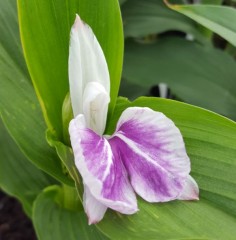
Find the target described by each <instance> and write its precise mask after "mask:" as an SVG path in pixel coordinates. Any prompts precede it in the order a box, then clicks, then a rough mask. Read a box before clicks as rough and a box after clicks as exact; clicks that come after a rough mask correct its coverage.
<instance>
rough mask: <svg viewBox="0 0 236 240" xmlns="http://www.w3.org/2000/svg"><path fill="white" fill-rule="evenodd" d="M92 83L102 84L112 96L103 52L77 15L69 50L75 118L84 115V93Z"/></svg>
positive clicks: (71, 92)
mask: <svg viewBox="0 0 236 240" xmlns="http://www.w3.org/2000/svg"><path fill="white" fill-rule="evenodd" d="M91 81H96V82H99V83H100V84H102V85H103V87H104V88H105V89H106V92H107V93H108V95H109V94H110V78H109V72H108V67H107V63H106V59H105V56H104V54H103V51H102V49H101V47H100V45H99V42H98V41H97V38H96V36H95V35H94V33H93V31H92V29H91V28H90V27H89V26H88V25H87V24H85V23H84V22H83V21H82V20H81V19H80V17H79V16H78V15H76V19H75V23H74V25H73V27H72V28H71V34H70V48H69V83H70V95H71V102H72V109H73V113H74V116H77V115H78V114H81V113H83V112H82V111H83V92H84V89H85V87H86V85H87V83H88V82H91Z"/></svg>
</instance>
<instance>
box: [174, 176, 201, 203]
mask: <svg viewBox="0 0 236 240" xmlns="http://www.w3.org/2000/svg"><path fill="white" fill-rule="evenodd" d="M178 199H179V200H199V188H198V185H197V183H196V181H195V180H194V179H193V178H192V177H191V176H190V175H189V176H188V177H187V179H186V181H185V185H184V189H183V191H182V192H181V193H180V195H179V196H178Z"/></svg>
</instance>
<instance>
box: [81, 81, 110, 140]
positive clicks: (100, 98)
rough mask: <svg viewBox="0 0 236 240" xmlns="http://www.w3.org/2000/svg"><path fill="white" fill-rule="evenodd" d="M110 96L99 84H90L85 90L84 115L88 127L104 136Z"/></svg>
mask: <svg viewBox="0 0 236 240" xmlns="http://www.w3.org/2000/svg"><path fill="white" fill-rule="evenodd" d="M109 102H110V96H109V94H108V93H107V92H106V89H105V88H104V87H103V86H102V85H101V84H100V83H98V82H89V83H88V84H87V86H86V87H85V90H84V96H83V113H84V116H85V121H86V123H87V127H88V128H91V129H92V130H93V131H94V132H96V133H97V134H98V135H100V136H101V135H102V134H103V132H104V130H105V127H106V119H107V110H108V104H109Z"/></svg>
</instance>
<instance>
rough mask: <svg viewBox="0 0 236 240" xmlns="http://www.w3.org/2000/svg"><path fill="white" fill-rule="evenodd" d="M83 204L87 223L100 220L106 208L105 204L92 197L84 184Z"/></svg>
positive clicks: (94, 222)
mask: <svg viewBox="0 0 236 240" xmlns="http://www.w3.org/2000/svg"><path fill="white" fill-rule="evenodd" d="M83 205H84V209H85V212H86V214H87V216H88V221H89V225H90V224H96V223H97V222H99V221H101V220H102V219H103V216H104V214H105V212H106V210H107V207H106V206H105V205H103V204H102V203H100V202H99V201H98V200H97V199H95V198H94V196H93V195H92V194H91V192H90V190H89V188H88V187H87V186H86V185H84V196H83Z"/></svg>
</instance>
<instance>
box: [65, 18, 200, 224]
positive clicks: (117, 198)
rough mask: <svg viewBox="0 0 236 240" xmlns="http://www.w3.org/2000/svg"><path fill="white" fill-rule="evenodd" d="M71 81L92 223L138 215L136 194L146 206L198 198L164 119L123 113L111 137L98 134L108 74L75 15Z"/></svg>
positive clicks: (79, 163) (75, 135)
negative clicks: (112, 215) (114, 215)
mask: <svg viewBox="0 0 236 240" xmlns="http://www.w3.org/2000/svg"><path fill="white" fill-rule="evenodd" d="M69 81H70V94H71V101H72V108H73V113H74V117H75V118H74V119H73V120H71V122H70V126H69V133H70V138H71V144H72V148H73V152H74V156H75V164H76V167H77V168H78V170H79V172H80V174H81V176H82V178H83V184H84V197H83V204H84V209H85V211H86V213H87V215H88V218H89V223H90V224H91V223H96V222H98V221H100V220H101V219H102V218H103V216H104V214H105V212H106V210H107V208H111V209H113V210H116V211H118V212H120V213H123V214H133V213H135V212H137V211H138V206H137V199H136V195H135V192H136V193H137V194H138V195H139V196H141V197H142V198H143V199H144V200H146V201H148V202H167V201H171V200H174V199H181V200H194V199H198V192H199V190H198V186H197V184H196V182H195V181H194V179H193V178H192V177H191V176H190V175H189V172H190V160H189V158H188V156H187V153H186V150H185V145H184V141H183V138H182V135H181V133H180V131H179V129H178V128H177V127H176V126H175V125H174V123H173V122H172V121H171V120H170V119H169V118H167V117H166V116H165V115H164V114H162V113H160V112H155V111H153V110H151V109H150V108H141V107H130V108H127V109H126V110H125V111H124V112H123V113H122V114H121V116H120V119H119V121H118V123H117V126H116V130H115V132H114V133H113V135H112V136H103V135H102V134H103V133H104V130H105V126H106V118H107V111H108V103H109V101H110V78H109V72H108V67H107V63H106V60H105V57H104V54H103V51H102V49H101V47H100V45H99V43H98V41H97V39H96V37H95V35H94V34H93V31H92V30H91V28H90V27H89V26H88V25H86V24H85V23H83V22H82V21H81V19H80V18H79V16H76V20H75V23H74V25H73V27H72V29H71V39H70V54H69Z"/></svg>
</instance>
